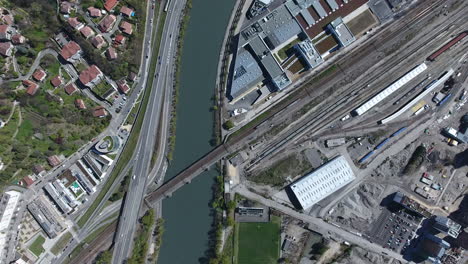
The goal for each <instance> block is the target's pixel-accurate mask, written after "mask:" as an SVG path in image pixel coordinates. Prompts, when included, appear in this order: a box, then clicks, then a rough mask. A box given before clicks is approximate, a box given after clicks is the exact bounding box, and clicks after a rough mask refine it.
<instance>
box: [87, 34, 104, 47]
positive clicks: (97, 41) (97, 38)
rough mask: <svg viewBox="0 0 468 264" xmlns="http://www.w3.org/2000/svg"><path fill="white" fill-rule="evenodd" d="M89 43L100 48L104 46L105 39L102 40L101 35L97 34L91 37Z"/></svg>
mask: <svg viewBox="0 0 468 264" xmlns="http://www.w3.org/2000/svg"><path fill="white" fill-rule="evenodd" d="M91 44H93V46H94V47H95V48H96V49H100V48H102V47H103V46H104V44H106V41H105V40H104V38H103V37H102V36H101V35H97V36H95V37H94V38H92V39H91Z"/></svg>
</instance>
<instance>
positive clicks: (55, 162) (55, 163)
mask: <svg viewBox="0 0 468 264" xmlns="http://www.w3.org/2000/svg"><path fill="white" fill-rule="evenodd" d="M47 162H49V165H50V166H52V167H56V166H58V165H59V164H60V159H59V157H57V155H53V156H50V157H48V158H47Z"/></svg>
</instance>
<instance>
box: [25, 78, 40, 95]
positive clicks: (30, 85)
mask: <svg viewBox="0 0 468 264" xmlns="http://www.w3.org/2000/svg"><path fill="white" fill-rule="evenodd" d="M23 85H24V87H25V88H26V93H27V94H29V95H31V96H33V95H35V94H36V92H37V90H38V88H39V86H38V85H37V84H36V83H34V82H33V81H30V80H23Z"/></svg>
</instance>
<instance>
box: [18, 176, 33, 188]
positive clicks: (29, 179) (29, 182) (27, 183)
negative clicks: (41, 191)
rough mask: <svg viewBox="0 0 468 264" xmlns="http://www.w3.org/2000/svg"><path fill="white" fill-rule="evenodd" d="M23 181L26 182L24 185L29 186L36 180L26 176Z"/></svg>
mask: <svg viewBox="0 0 468 264" xmlns="http://www.w3.org/2000/svg"><path fill="white" fill-rule="evenodd" d="M21 182H22V183H23V184H24V186H26V187H29V186H31V185H33V184H34V180H33V179H31V177H29V176H24V178H23V179H22V180H21Z"/></svg>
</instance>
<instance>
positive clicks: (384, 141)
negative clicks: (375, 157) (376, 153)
mask: <svg viewBox="0 0 468 264" xmlns="http://www.w3.org/2000/svg"><path fill="white" fill-rule="evenodd" d="M389 140H390V139H389V138H386V139H384V140H383V141H382V142H380V143H379V144H378V145H377V146H376V147H375V150H377V149H380V148H381V147H383V146H384V145H385V144H387V142H388V141H389Z"/></svg>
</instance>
